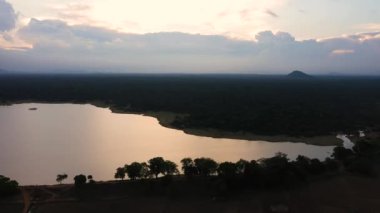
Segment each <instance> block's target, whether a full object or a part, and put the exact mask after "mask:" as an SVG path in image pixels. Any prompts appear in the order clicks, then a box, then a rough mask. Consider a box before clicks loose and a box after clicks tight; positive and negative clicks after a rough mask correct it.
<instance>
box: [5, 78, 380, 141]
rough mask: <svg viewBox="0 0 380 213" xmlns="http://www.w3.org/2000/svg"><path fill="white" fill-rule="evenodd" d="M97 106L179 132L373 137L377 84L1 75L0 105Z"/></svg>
mask: <svg viewBox="0 0 380 213" xmlns="http://www.w3.org/2000/svg"><path fill="white" fill-rule="evenodd" d="M23 102H52V103H53V102H54V103H101V104H102V105H104V106H108V107H112V108H113V109H117V110H119V111H126V112H138V113H139V112H141V113H144V112H146V111H153V112H159V111H167V112H173V113H177V114H178V115H181V116H177V117H176V118H175V120H174V121H173V122H172V124H171V125H172V126H174V127H176V128H178V129H216V130H223V131H229V132H237V131H243V132H248V133H252V134H258V135H289V136H318V135H328V134H335V133H337V132H345V133H348V132H353V131H357V130H363V129H366V130H370V131H378V130H379V124H380V78H379V77H359V76H356V77H353V76H346V77H333V76H314V77H312V78H306V79H299V78H291V77H288V76H260V75H222V74H202V75H196V74H191V75H190V74H181V75H180V74H160V75H158V74H157V75H154V74H54V75H50V74H1V75H0V104H2V105H6V104H13V103H23Z"/></svg>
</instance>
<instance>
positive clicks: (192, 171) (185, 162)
mask: <svg viewBox="0 0 380 213" xmlns="http://www.w3.org/2000/svg"><path fill="white" fill-rule="evenodd" d="M181 163H182V171H183V173H184V174H185V176H187V177H191V176H194V175H197V174H198V170H197V168H196V167H195V165H194V161H193V159H191V158H184V159H182V160H181Z"/></svg>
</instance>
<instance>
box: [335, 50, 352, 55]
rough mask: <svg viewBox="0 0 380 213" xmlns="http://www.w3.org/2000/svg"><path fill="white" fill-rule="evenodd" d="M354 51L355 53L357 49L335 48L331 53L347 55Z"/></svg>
mask: <svg viewBox="0 0 380 213" xmlns="http://www.w3.org/2000/svg"><path fill="white" fill-rule="evenodd" d="M353 53H355V50H344V49H340V50H333V51H332V52H331V55H347V54H353Z"/></svg>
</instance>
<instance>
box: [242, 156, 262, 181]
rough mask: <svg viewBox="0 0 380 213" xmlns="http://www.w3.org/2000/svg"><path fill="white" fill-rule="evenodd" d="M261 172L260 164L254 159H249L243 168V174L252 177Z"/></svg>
mask: <svg viewBox="0 0 380 213" xmlns="http://www.w3.org/2000/svg"><path fill="white" fill-rule="evenodd" d="M260 173H261V166H260V164H258V163H257V161H255V160H251V161H250V162H249V164H246V165H245V168H244V176H245V177H249V178H253V177H256V178H257V177H258V176H259V174H260Z"/></svg>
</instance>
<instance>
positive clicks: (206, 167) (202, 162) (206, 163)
mask: <svg viewBox="0 0 380 213" xmlns="http://www.w3.org/2000/svg"><path fill="white" fill-rule="evenodd" d="M194 163H195V166H196V167H197V169H198V171H199V174H201V175H203V176H209V175H211V174H214V173H215V172H216V169H217V168H218V163H216V162H215V161H214V160H213V159H211V158H196V159H195V160H194Z"/></svg>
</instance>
